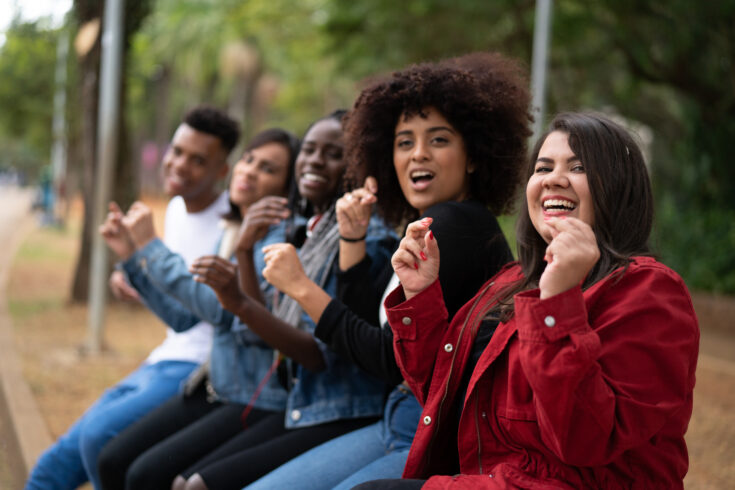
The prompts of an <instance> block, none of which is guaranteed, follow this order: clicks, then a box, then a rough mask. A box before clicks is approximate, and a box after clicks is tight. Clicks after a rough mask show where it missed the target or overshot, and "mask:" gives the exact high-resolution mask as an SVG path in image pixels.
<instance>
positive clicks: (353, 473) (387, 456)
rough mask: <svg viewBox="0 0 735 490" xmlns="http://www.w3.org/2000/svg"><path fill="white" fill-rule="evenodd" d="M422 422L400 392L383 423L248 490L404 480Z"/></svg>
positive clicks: (311, 489)
mask: <svg viewBox="0 0 735 490" xmlns="http://www.w3.org/2000/svg"><path fill="white" fill-rule="evenodd" d="M420 416H421V406H420V405H419V404H418V401H417V400H416V398H415V397H414V396H413V395H412V394H411V393H407V392H406V390H404V389H403V388H401V389H398V388H396V389H394V390H393V391H392V392H391V394H390V396H389V397H388V401H387V403H386V405H385V410H384V417H383V419H381V420H380V421H378V422H376V423H374V424H372V425H368V426H367V427H364V428H362V429H358V430H356V431H353V432H350V433H348V434H345V435H343V436H341V437H337V438H336V439H332V440H331V441H329V442H325V443H324V444H322V445H320V446H317V447H315V448H314V449H311V450H310V451H307V452H305V453H304V454H302V455H301V456H298V457H297V458H294V459H292V460H291V461H289V462H288V463H286V464H284V465H282V466H281V467H279V468H277V469H275V470H273V471H271V472H270V473H268V474H267V475H265V476H264V477H263V478H261V479H259V480H258V481H256V482H254V483H252V484H251V485H249V486H248V487H246V490H268V489H272V488H299V489H301V490H320V489H324V488H335V489H340V490H346V489H349V488H352V487H353V486H355V485H357V484H359V483H363V482H366V481H370V480H375V479H378V478H400V477H401V474H402V473H403V467H404V466H405V465H406V458H407V457H408V450H409V448H410V447H411V442H412V441H413V436H414V434H415V433H416V426H417V425H418V422H419V417H420Z"/></svg>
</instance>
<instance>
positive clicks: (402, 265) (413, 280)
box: [391, 218, 439, 300]
mask: <svg viewBox="0 0 735 490" xmlns="http://www.w3.org/2000/svg"><path fill="white" fill-rule="evenodd" d="M432 221H433V220H432V219H431V218H424V219H422V220H419V221H414V222H413V223H411V224H409V225H408V228H406V236H405V237H403V240H401V243H400V245H399V246H398V250H396V252H395V253H394V254H393V258H392V259H391V264H392V265H393V270H394V271H396V275H397V276H398V279H399V280H400V281H401V285H402V286H403V292H404V294H405V295H406V299H407V300H408V299H411V298H413V297H414V296H416V295H417V294H418V293H420V292H421V291H423V290H424V289H426V288H427V287H429V286H430V285H431V283H433V282H434V281H436V279H437V277H439V244H438V243H437V242H436V238H434V234H433V233H432V232H431V230H429V226H431V222H432Z"/></svg>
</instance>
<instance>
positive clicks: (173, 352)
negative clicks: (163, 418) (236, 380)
mask: <svg viewBox="0 0 735 490" xmlns="http://www.w3.org/2000/svg"><path fill="white" fill-rule="evenodd" d="M229 210H230V204H229V199H228V197H227V193H226V192H223V193H222V194H220V195H219V197H218V198H217V199H216V200H215V201H214V202H213V203H212V204H210V205H209V207H208V208H206V209H204V210H202V211H199V212H198V213H187V212H186V204H185V203H184V199H183V198H182V197H181V196H176V197H174V198H173V199H171V201H170V202H169V203H168V207H167V208H166V220H165V224H164V235H163V236H164V240H163V241H164V243H165V244H166V246H168V248H170V249H171V250H172V251H173V252H176V253H177V254H179V255H181V256H182V257H183V258H184V261H185V262H186V265H189V264H191V263H192V262H193V261H194V260H195V259H198V258H199V257H201V256H202V255H212V254H214V253H216V250H215V247H216V246H217V242H218V241H219V239H220V236H221V235H222V228H221V227H220V225H219V222H220V218H221V217H222V215H223V214H225V213H227V212H228V211H229ZM213 332H214V328H213V327H212V325H210V324H209V323H206V322H199V323H197V324H196V325H194V326H193V327H191V328H190V329H188V330H186V331H184V332H178V333H177V332H175V331H174V330H173V329H171V328H167V329H166V339H165V340H164V341H163V343H162V344H161V345H159V346H158V347H156V348H155V349H154V350H153V352H151V354H150V355H149V356H148V359H147V360H146V362H148V363H154V362H158V361H190V362H196V363H202V362H204V361H206V360H207V358H208V357H209V353H210V350H211V349H212V334H213Z"/></svg>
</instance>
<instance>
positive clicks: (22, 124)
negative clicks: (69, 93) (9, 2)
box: [0, 18, 58, 176]
mask: <svg viewBox="0 0 735 490" xmlns="http://www.w3.org/2000/svg"><path fill="white" fill-rule="evenodd" d="M5 36H6V38H5V44H3V45H2V47H0V107H2V110H1V111H0V155H2V156H1V157H0V168H3V167H15V168H17V169H19V170H20V169H22V170H24V171H26V172H28V173H30V174H31V176H35V175H37V174H38V171H39V169H40V167H41V166H42V165H44V164H46V163H48V161H49V156H50V153H51V121H52V117H53V107H52V103H51V102H52V100H53V87H54V66H55V60H56V42H57V39H58V32H57V31H55V30H52V29H49V28H48V27H47V26H46V25H45V21H44V20H40V21H35V22H21V21H20V20H19V19H17V18H16V19H15V20H14V21H13V22H12V23H11V25H10V27H9V28H8V30H7V31H6V33H5Z"/></svg>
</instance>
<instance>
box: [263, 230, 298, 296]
mask: <svg viewBox="0 0 735 490" xmlns="http://www.w3.org/2000/svg"><path fill="white" fill-rule="evenodd" d="M263 253H264V254H265V269H263V277H265V280H266V281H268V282H269V283H271V284H272V285H273V286H274V287H275V288H276V289H278V290H279V291H281V292H283V293H285V294H287V295H289V296H291V297H292V298H294V297H295V296H296V294H297V291H298V288H299V287H300V286H303V285H304V284H305V282H307V281H309V278H308V277H306V273H305V272H304V267H303V266H302V265H301V260H299V255H298V253H296V248H294V246H293V245H291V244H290V243H274V244H273V245H268V246H267V247H263Z"/></svg>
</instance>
